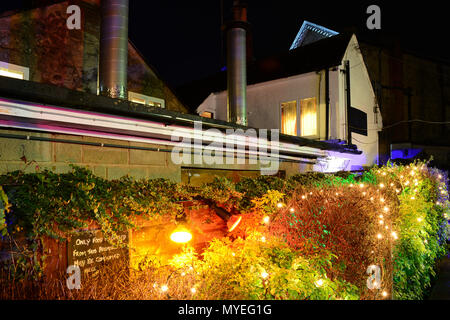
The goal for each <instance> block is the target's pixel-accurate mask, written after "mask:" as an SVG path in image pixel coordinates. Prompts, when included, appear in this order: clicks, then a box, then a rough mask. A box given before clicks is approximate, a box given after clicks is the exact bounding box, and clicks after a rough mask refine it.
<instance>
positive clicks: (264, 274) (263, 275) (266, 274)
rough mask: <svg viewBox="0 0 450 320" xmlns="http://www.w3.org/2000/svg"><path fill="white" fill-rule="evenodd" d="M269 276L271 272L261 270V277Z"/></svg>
mask: <svg viewBox="0 0 450 320" xmlns="http://www.w3.org/2000/svg"><path fill="white" fill-rule="evenodd" d="M268 277H269V274H268V273H267V272H266V271H263V272H261V278H263V279H267V278H268Z"/></svg>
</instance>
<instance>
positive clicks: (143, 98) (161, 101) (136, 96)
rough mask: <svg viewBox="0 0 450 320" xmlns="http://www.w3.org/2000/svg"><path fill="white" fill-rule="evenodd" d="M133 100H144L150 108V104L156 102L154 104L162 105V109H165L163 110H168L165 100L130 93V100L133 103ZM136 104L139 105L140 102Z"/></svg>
mask: <svg viewBox="0 0 450 320" xmlns="http://www.w3.org/2000/svg"><path fill="white" fill-rule="evenodd" d="M132 99H138V100H143V101H145V105H146V106H150V102H154V103H159V104H161V108H163V109H164V108H166V101H165V100H164V99H160V98H155V97H150V96H146V95H145V94H141V93H137V92H132V91H128V100H129V101H132ZM136 103H139V102H136Z"/></svg>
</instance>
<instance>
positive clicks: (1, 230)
mask: <svg viewBox="0 0 450 320" xmlns="http://www.w3.org/2000/svg"><path fill="white" fill-rule="evenodd" d="M9 207H10V204H9V201H8V196H7V195H6V193H5V192H4V191H3V188H2V187H0V236H2V237H4V236H6V235H7V234H8V227H7V225H6V216H5V213H6V212H7V211H8V210H9Z"/></svg>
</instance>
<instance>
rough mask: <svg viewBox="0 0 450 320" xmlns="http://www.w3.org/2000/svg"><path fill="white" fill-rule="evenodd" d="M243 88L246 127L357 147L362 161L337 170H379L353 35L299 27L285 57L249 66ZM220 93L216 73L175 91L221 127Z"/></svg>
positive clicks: (367, 87)
mask: <svg viewBox="0 0 450 320" xmlns="http://www.w3.org/2000/svg"><path fill="white" fill-rule="evenodd" d="M247 83H248V87H247V118H248V124H249V126H251V127H256V128H270V129H280V131H281V133H282V134H285V135H290V136H298V137H303V138H308V139H312V140H316V141H334V142H338V143H344V144H347V145H352V144H353V145H356V146H357V148H358V150H361V151H362V155H361V156H359V157H355V158H353V159H352V160H351V161H350V160H349V161H347V162H343V163H341V164H340V165H341V168H340V169H342V170H359V169H362V167H364V166H371V165H373V164H376V163H378V161H379V159H378V155H379V148H378V133H379V132H380V131H381V129H382V127H383V123H382V117H381V114H380V111H379V107H378V103H377V99H376V95H375V91H374V89H373V87H372V83H371V80H370V77H369V73H368V70H367V68H366V63H365V60H364V57H363V55H362V54H361V51H360V49H359V42H358V39H357V37H356V35H354V34H337V33H336V32H334V31H331V30H329V29H326V28H323V27H321V26H317V25H314V24H312V23H309V22H305V23H304V24H303V26H302V28H301V30H300V32H299V34H298V36H297V37H296V39H295V41H294V43H293V45H292V47H291V50H289V51H286V52H284V53H282V54H280V55H278V56H273V57H268V58H265V59H260V60H258V61H256V62H254V63H251V64H249V66H248V82H247ZM226 89H227V87H226V72H221V73H220V74H217V75H214V76H212V77H211V78H208V79H205V80H203V81H200V82H196V83H193V84H190V85H188V86H186V87H184V88H181V89H180V90H179V92H180V93H181V95H182V96H185V101H187V104H189V105H190V106H191V107H194V108H196V110H197V113H198V114H199V115H203V116H206V117H212V118H214V119H219V120H224V121H227V120H229V119H228V110H227V108H228V106H227V90H226Z"/></svg>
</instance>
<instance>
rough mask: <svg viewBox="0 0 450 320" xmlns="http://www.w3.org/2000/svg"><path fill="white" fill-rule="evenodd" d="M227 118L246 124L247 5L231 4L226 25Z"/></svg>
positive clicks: (240, 3) (237, 2)
mask: <svg viewBox="0 0 450 320" xmlns="http://www.w3.org/2000/svg"><path fill="white" fill-rule="evenodd" d="M226 30H227V86H228V99H227V108H228V120H229V121H230V122H234V123H237V124H240V125H244V126H247V125H248V123H247V30H248V22H247V7H246V5H245V4H243V3H242V2H241V1H239V0H235V1H234V4H233V21H231V22H230V23H228V25H227V28H226Z"/></svg>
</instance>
